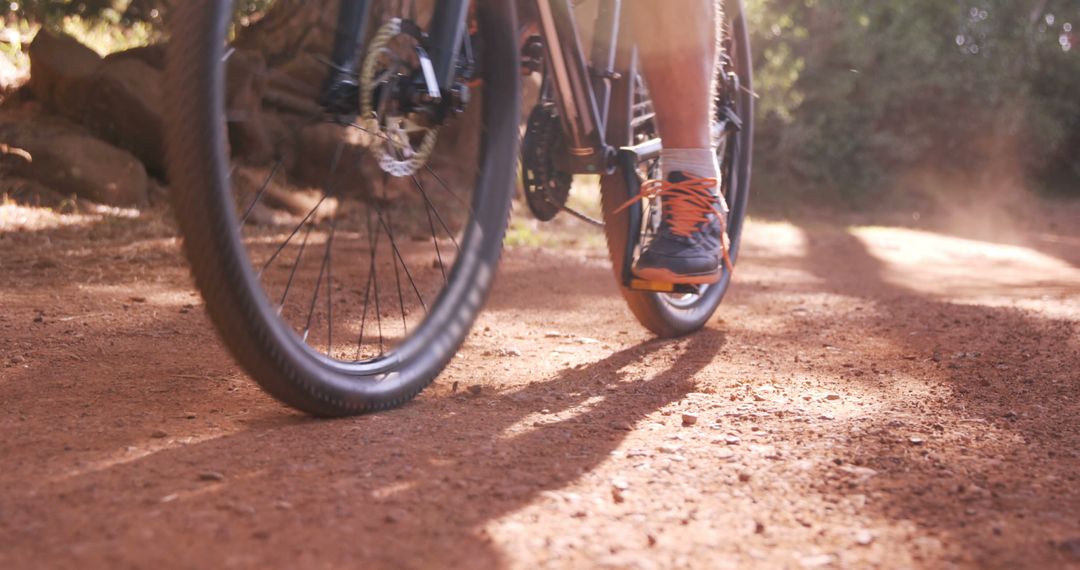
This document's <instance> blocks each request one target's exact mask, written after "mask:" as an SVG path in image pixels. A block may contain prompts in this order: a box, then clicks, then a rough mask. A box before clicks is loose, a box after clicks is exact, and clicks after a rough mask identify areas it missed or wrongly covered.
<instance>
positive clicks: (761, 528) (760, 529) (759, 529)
mask: <svg viewBox="0 0 1080 570" xmlns="http://www.w3.org/2000/svg"><path fill="white" fill-rule="evenodd" d="M754 534H765V525H764V524H762V523H761V522H760V521H754Z"/></svg>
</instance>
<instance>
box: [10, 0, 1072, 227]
mask: <svg viewBox="0 0 1080 570" xmlns="http://www.w3.org/2000/svg"><path fill="white" fill-rule="evenodd" d="M170 1H182V0H130V1H127V0H14V1H12V2H9V3H6V4H7V5H6V6H4V7H3V8H0V17H2V18H3V19H4V20H5V34H4V36H3V37H2V38H0V51H2V53H3V55H4V56H5V57H7V58H8V59H9V60H10V61H12V62H15V64H16V65H25V55H24V54H23V52H24V51H25V45H26V43H27V42H28V40H29V37H30V36H31V35H32V33H33V31H34V30H36V29H37V27H38V26H41V25H43V26H48V27H52V28H56V29H61V30H64V31H66V32H67V33H69V34H72V35H74V36H76V37H77V38H78V39H80V41H83V42H84V43H87V44H88V45H90V46H91V47H93V48H94V49H96V50H98V51H99V52H108V51H116V50H117V49H122V48H126V47H132V46H136V45H142V44H145V43H150V42H152V41H154V40H155V39H156V34H157V33H158V30H160V27H161V24H162V22H163V19H164V18H165V17H167V10H168V5H169V3H170ZM745 2H746V4H747V6H746V8H747V14H748V18H749V19H750V28H751V31H752V35H753V44H754V49H755V59H756V86H755V90H756V91H757V93H758V95H759V96H760V100H759V116H758V125H759V126H758V142H757V155H756V159H755V160H756V162H755V177H756V184H755V186H756V189H755V192H756V194H757V196H758V197H759V199H760V200H761V201H763V202H764V203H765V204H770V203H771V204H774V205H775V204H781V203H784V204H799V203H805V202H807V201H812V202H821V203H826V204H839V205H847V206H850V207H853V208H856V209H864V208H872V207H874V206H879V205H885V206H887V207H888V206H889V205H890V204H894V203H906V201H910V200H912V199H917V197H918V196H920V195H924V194H926V193H927V192H931V191H932V192H942V191H946V192H953V193H957V194H964V193H965V192H967V193H972V194H973V196H974V195H975V194H977V193H978V192H981V191H983V189H984V188H985V187H987V186H988V185H993V186H995V187H1001V186H1003V185H1008V186H1013V187H1017V188H1023V189H1025V191H1027V190H1032V191H1036V192H1039V193H1043V194H1051V195H1072V196H1080V45H1077V44H1080V35H1078V34H1077V31H1076V29H1075V26H1077V25H1080V0H745ZM270 3H272V0H246V1H242V2H240V3H239V4H240V8H239V13H238V17H240V18H241V19H242V18H244V17H245V15H247V14H254V13H257V12H259V11H260V10H263V9H265V7H266V6H267V5H268V4H270ZM931 187H932V188H931Z"/></svg>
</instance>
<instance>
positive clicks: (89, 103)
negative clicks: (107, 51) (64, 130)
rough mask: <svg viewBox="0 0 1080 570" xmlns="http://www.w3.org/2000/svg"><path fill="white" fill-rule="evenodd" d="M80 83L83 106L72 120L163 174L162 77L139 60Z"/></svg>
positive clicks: (121, 62) (108, 67)
mask: <svg viewBox="0 0 1080 570" xmlns="http://www.w3.org/2000/svg"><path fill="white" fill-rule="evenodd" d="M77 84H78V90H79V93H80V97H82V99H83V100H84V101H85V104H84V106H83V108H82V111H81V113H79V116H74V117H72V118H74V119H75V120H76V121H78V122H80V123H82V124H84V125H86V126H87V127H89V128H90V129H91V130H93V131H94V132H95V133H97V134H98V135H99V136H101V137H102V138H104V139H105V140H107V141H109V142H111V143H113V144H115V145H116V146H119V147H121V148H124V149H127V150H129V151H131V152H132V153H134V154H135V155H136V156H138V157H139V158H140V159H141V160H142V161H143V164H145V165H146V168H147V169H148V170H149V171H150V172H152V173H154V174H158V175H163V174H164V172H165V152H164V141H163V138H164V134H163V131H164V126H163V123H162V110H163V107H162V89H163V87H162V72H161V71H158V70H157V69H154V68H153V67H151V66H150V65H148V64H146V63H144V62H142V61H140V60H138V59H134V58H130V59H115V60H111V61H106V62H104V63H103V64H102V65H100V66H99V67H98V69H97V71H96V72H95V73H93V74H92V75H90V76H88V77H86V78H84V79H82V80H80V81H78V82H77ZM69 116H70V115H69Z"/></svg>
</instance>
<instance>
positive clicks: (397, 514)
mask: <svg viewBox="0 0 1080 570" xmlns="http://www.w3.org/2000/svg"><path fill="white" fill-rule="evenodd" d="M407 516H408V513H406V512H405V511H403V510H401V509H394V510H392V511H390V512H388V513H386V516H385V517H383V521H384V522H386V523H387V524H396V523H399V522H402V521H404V520H405V518H406V517H407Z"/></svg>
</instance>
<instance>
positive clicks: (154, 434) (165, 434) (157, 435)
mask: <svg viewBox="0 0 1080 570" xmlns="http://www.w3.org/2000/svg"><path fill="white" fill-rule="evenodd" d="M150 437H152V438H154V439H161V438H164V437H169V432H167V431H165V430H163V429H156V430H154V431H152V432H150Z"/></svg>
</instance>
